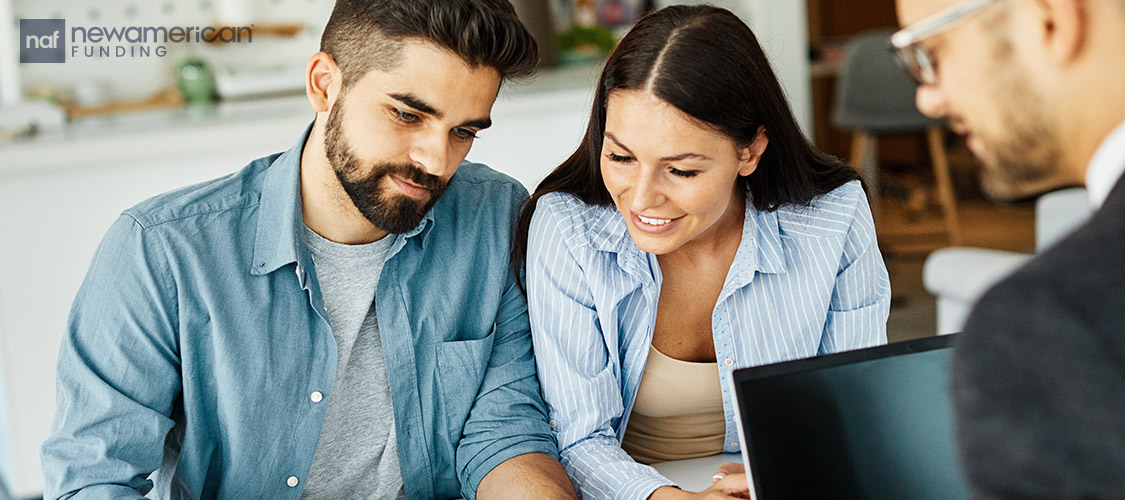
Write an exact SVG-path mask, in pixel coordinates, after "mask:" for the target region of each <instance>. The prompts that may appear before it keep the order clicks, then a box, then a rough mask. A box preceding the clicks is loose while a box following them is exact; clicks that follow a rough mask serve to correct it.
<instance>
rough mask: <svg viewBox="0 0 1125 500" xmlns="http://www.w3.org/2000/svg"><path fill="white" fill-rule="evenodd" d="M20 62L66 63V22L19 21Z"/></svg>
mask: <svg viewBox="0 0 1125 500" xmlns="http://www.w3.org/2000/svg"><path fill="white" fill-rule="evenodd" d="M20 62H21V63H61V62H66V20H65V19H20Z"/></svg>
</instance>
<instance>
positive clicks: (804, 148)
mask: <svg viewBox="0 0 1125 500" xmlns="http://www.w3.org/2000/svg"><path fill="white" fill-rule="evenodd" d="M633 89H643V90H646V91H649V92H652V93H653V94H654V95H655V96H656V97H658V98H660V99H661V100H663V101H664V102H667V103H668V104H671V105H672V106H674V107H676V108H677V109H679V110H680V111H683V112H684V113H686V114H687V115H688V116H690V117H692V118H694V119H695V120H698V121H699V122H700V123H702V124H704V125H707V126H711V127H713V128H714V129H715V130H717V131H719V132H721V133H722V134H724V135H726V136H728V137H730V138H731V139H732V140H733V141H734V143H735V144H736V145H738V146H740V147H742V146H746V145H749V144H750V143H751V142H752V141H753V140H754V138H755V137H756V136H757V133H758V128H759V127H765V130H766V135H767V137H769V145H768V146H767V147H766V150H765V152H764V153H763V155H762V158H761V160H759V162H758V168H757V169H755V170H754V172H753V173H751V174H750V175H748V176H746V177H742V178H741V181H740V186H741V187H742V189H743V192H744V193H746V195H747V196H749V197H750V198H751V202H752V203H753V204H754V208H756V209H758V210H761V211H771V210H777V209H778V208H779V207H781V206H784V205H807V204H808V203H809V202H810V201H812V199H813V198H814V197H815V196H817V195H821V194H825V193H828V192H830V191H832V190H833V189H836V188H837V187H840V186H841V185H843V184H844V183H846V182H849V181H851V180H854V179H857V178H859V175H858V173H857V172H856V171H855V170H854V169H852V168H851V167H848V166H847V165H844V164H843V163H841V162H840V161H839V160H838V159H836V158H835V157H833V156H830V155H828V154H825V153H823V152H821V151H819V150H817V149H816V148H815V147H813V146H812V144H810V143H809V141H808V139H807V138H806V137H805V136H804V134H802V133H801V129H800V127H798V125H797V121H796V119H794V118H793V112H792V111H791V110H790V109H789V104H788V103H787V102H786V101H785V95H784V93H783V92H782V90H781V84H780V83H778V81H777V77H776V76H775V75H774V73H773V70H772V69H771V68H770V63H769V60H768V59H767V58H766V55H765V53H764V52H763V51H762V47H761V46H760V45H759V44H758V39H757V38H756V37H755V36H754V33H752V32H751V31H750V28H749V27H747V26H746V24H745V23H743V22H742V20H740V19H739V18H738V16H735V15H734V14H732V13H731V12H730V11H728V10H726V9H721V8H717V7H711V6H702V5H700V6H683V5H677V6H671V7H666V8H664V9H661V10H658V11H656V12H653V13H651V14H649V15H647V16H645V17H644V18H643V19H641V20H640V21H639V22H638V23H637V25H636V26H634V27H633V29H632V30H630V31H629V33H628V34H627V35H625V38H623V39H622V40H621V43H620V44H619V45H618V46H617V48H616V49H614V51H613V53H611V54H610V56H609V59H608V60H607V61H606V64H605V69H604V70H602V74H601V77H600V79H599V80H598V87H597V90H596V91H595V94H594V104H593V109H592V110H591V112H590V121H589V124H588V125H587V127H586V135H585V136H584V137H583V139H582V142H581V144H579V146H578V149H577V150H576V151H575V152H574V153H573V154H572V155H571V156H570V158H568V159H567V160H566V161H564V162H563V163H562V164H561V165H559V166H558V167H557V168H555V170H554V171H552V172H551V173H550V174H548V175H547V177H546V178H544V179H543V181H542V182H540V183H539V186H538V187H537V188H536V189H535V192H534V193H532V195H531V198H529V199H528V200H527V201H526V202H524V206H523V208H522V210H521V213H520V216H519V220H518V222H517V225H516V229H515V236H514V238H513V242H512V256H511V263H512V268H513V270H515V272H516V275H517V276H519V273H520V271H521V270H522V269H523V266H524V263H525V260H526V257H527V238H528V231H529V228H530V225H531V216H532V214H533V213H534V211H535V204H536V202H537V201H538V200H539V198H540V197H541V196H543V195H545V194H547V193H552V192H561V193H569V194H573V195H575V196H577V197H578V198H579V199H581V200H582V201H583V202H585V203H588V204H592V205H601V206H609V205H612V204H613V199H612V198H611V197H610V194H609V191H608V190H606V187H605V182H604V181H603V180H602V173H601V168H600V156H601V149H602V135H603V134H604V133H605V119H606V99H607V98H608V97H609V94H610V93H611V92H613V91H615V90H633Z"/></svg>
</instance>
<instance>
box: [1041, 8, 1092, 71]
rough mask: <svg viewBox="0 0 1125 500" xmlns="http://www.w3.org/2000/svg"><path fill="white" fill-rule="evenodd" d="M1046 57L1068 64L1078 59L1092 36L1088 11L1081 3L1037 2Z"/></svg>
mask: <svg viewBox="0 0 1125 500" xmlns="http://www.w3.org/2000/svg"><path fill="white" fill-rule="evenodd" d="M1033 3H1034V5H1035V8H1036V14H1037V15H1038V18H1037V19H1036V21H1038V23H1039V29H1040V30H1041V31H1040V33H1042V37H1043V38H1042V42H1043V48H1044V54H1045V55H1046V57H1047V58H1048V59H1050V60H1051V61H1052V62H1054V63H1056V64H1062V65H1065V64H1067V63H1069V62H1070V61H1073V60H1074V59H1075V58H1077V57H1078V53H1079V52H1081V51H1082V47H1083V46H1084V45H1085V43H1086V42H1087V37H1088V36H1089V28H1090V19H1089V10H1088V9H1087V7H1086V5H1085V4H1084V3H1083V1H1082V0H1036V1H1035V2H1033Z"/></svg>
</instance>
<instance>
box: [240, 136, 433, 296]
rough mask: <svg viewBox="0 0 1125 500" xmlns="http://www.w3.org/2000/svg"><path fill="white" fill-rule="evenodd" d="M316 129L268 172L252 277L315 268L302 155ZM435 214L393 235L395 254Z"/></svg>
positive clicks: (420, 230) (263, 186)
mask: <svg viewBox="0 0 1125 500" xmlns="http://www.w3.org/2000/svg"><path fill="white" fill-rule="evenodd" d="M312 127H313V125H312V124H309V126H308V127H306V128H305V131H304V133H302V134H301V137H300V139H299V140H298V141H297V143H296V144H294V145H293V147H291V148H289V150H288V151H286V152H284V153H282V154H281V155H279V156H278V157H277V158H276V159H274V161H273V163H272V164H271V165H270V167H269V168H267V169H266V172H265V174H264V175H265V178H264V180H263V182H262V194H261V198H260V201H259V203H258V227H257V230H256V232H255V236H254V260H253V264H252V266H253V267H252V268H251V269H250V274H253V275H261V274H269V273H271V272H273V271H276V270H278V269H280V268H281V267H283V266H286V265H288V264H292V263H298V264H301V265H304V266H305V267H311V266H310V265H309V263H308V262H305V260H306V259H308V258H309V257H308V255H309V252H308V247H307V243H306V242H305V233H304V218H303V216H302V214H301V153H302V152H303V151H304V148H305V143H306V142H307V141H308V138H309V135H310V133H311V131H312ZM435 206H436V205H435ZM433 212H434V211H433V209H432V208H431V209H430V210H429V211H428V212H426V216H425V217H424V218H423V219H422V221H421V222H419V223H418V225H417V226H415V227H414V229H412V230H410V231H409V232H407V233H404V234H399V235H393V236H394V237H395V243H394V245H393V246H392V247H391V254H392V255H393V254H394V253H397V252H398V250H399V249H401V248H402V246H403V244H404V242H405V240H406V239H408V238H411V237H414V236H418V235H419V234H421V233H422V232H423V230H424V229H425V228H427V227H429V226H430V225H431V224H432V223H433V220H434V215H433Z"/></svg>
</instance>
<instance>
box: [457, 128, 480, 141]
mask: <svg viewBox="0 0 1125 500" xmlns="http://www.w3.org/2000/svg"><path fill="white" fill-rule="evenodd" d="M453 134H454V135H456V136H457V138H459V139H465V140H469V139H476V138H477V134H475V133H473V131H472V130H469V129H464V128H459V127H458V128H455V129H453Z"/></svg>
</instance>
